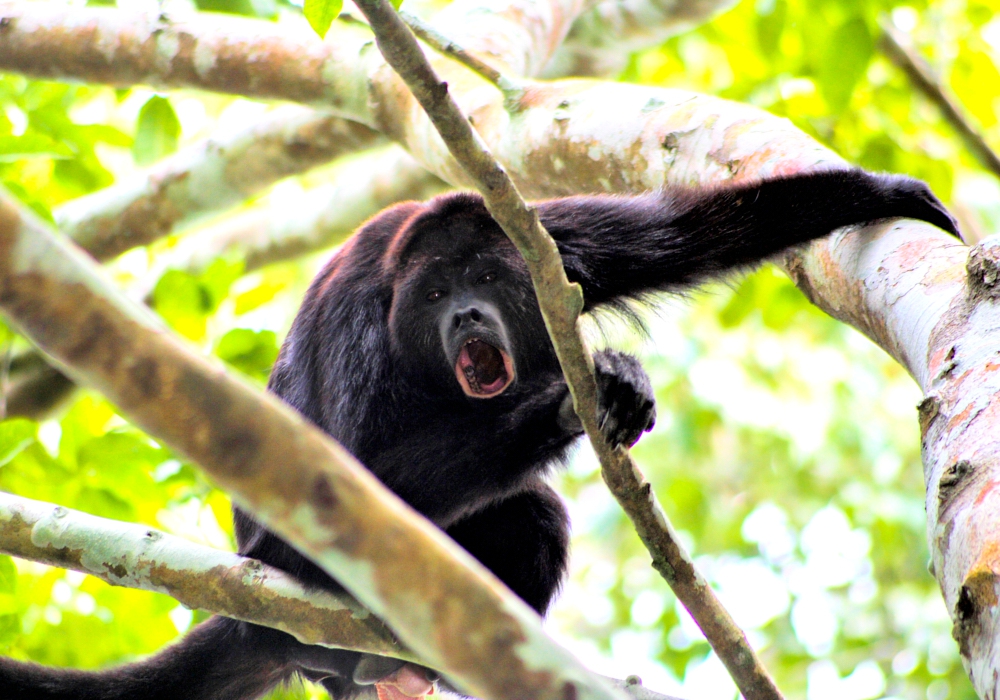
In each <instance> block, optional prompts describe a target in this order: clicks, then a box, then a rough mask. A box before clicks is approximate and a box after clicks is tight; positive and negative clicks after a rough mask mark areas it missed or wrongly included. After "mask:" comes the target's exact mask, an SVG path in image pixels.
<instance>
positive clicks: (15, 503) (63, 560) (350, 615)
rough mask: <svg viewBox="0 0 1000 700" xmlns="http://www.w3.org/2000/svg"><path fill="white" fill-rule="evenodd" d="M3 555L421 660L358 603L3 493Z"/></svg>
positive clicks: (260, 567) (159, 535)
mask: <svg viewBox="0 0 1000 700" xmlns="http://www.w3.org/2000/svg"><path fill="white" fill-rule="evenodd" d="M0 552H2V553H4V554H10V555H13V556H15V557H21V558H23V559H30V560H32V561H38V562H42V563H43V564H48V565H49V566H58V567H61V568H63V569H72V570H73V571H80V572H82V573H85V574H90V575H91V576H96V577H97V578H99V579H101V580H103V581H106V582H107V583H110V584H111V585H113V586H126V587H128V588H140V589H142V590H146V591H155V592H157V593H165V594H167V595H169V596H171V597H173V598H175V599H177V600H178V601H180V602H181V603H183V604H184V605H186V606H187V607H189V608H192V609H197V610H205V611H208V612H211V613H216V614H219V615H225V616H226V617H232V618H236V619H238V620H246V621H248V622H256V623H258V624H261V625H267V626H268V627H274V628H275V629H280V630H283V631H285V632H288V633H289V634H292V635H294V636H295V637H296V638H297V639H299V640H300V641H302V642H304V643H306V644H323V645H326V646H334V647H339V648H342V649H354V650H357V651H366V652H371V653H373V654H383V655H387V656H395V657H397V658H404V659H407V660H415V657H414V656H413V655H412V654H410V653H409V652H407V651H406V650H405V649H403V648H402V647H401V646H400V645H399V643H398V642H397V641H396V639H395V638H394V637H393V636H392V633H391V632H389V630H388V629H387V628H386V627H385V625H383V624H382V623H381V622H380V621H379V620H378V619H377V618H376V617H375V616H374V615H372V614H371V613H369V612H368V611H367V610H365V609H364V608H362V607H361V606H360V605H358V603H357V601H355V600H354V599H353V598H351V597H350V596H347V595H343V596H336V595H333V594H331V593H328V592H326V591H319V590H308V589H306V588H305V587H304V586H302V585H301V584H300V583H299V582H298V581H297V580H296V579H294V578H293V577H291V576H289V575H288V574H286V573H285V572H283V571H281V570H280V569H276V568H274V567H273V566H268V565H267V564H263V563H261V562H259V561H256V560H254V559H247V558H246V557H241V556H239V555H237V554H232V553H230V552H222V551H219V550H217V549H211V548H209V547H203V546H200V545H196V544H192V543H191V542H188V541H187V540H183V539H181V538H179V537H174V536H173V535H168V534H166V533H163V532H160V531H158V530H153V529H150V528H148V527H145V526H142V525H133V524H131V523H122V522H116V521H114V520H106V519H104V518H98V517H95V516H93V515H87V514H86V513H80V512H78V511H73V510H69V509H68V508H63V507H62V506H54V505H52V504H50V503H41V502H39V501H32V500H30V499H27V498H19V497H17V496H12V495H10V494H7V493H3V492H2V491H0Z"/></svg>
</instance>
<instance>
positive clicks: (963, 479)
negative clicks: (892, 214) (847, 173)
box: [785, 222, 1000, 698]
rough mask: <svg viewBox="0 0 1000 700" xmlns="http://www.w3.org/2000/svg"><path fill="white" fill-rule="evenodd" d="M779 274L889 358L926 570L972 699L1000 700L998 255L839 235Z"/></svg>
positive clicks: (931, 235) (917, 235) (929, 239)
mask: <svg viewBox="0 0 1000 700" xmlns="http://www.w3.org/2000/svg"><path fill="white" fill-rule="evenodd" d="M785 267H786V268H787V269H788V270H789V272H790V274H791V275H792V277H793V279H795V281H796V282H797V283H798V285H799V286H800V287H801V288H802V289H803V290H804V291H806V293H807V294H809V296H810V298H811V299H812V301H813V302H814V303H816V304H817V305H818V306H819V307H820V308H822V309H824V310H825V311H827V312H828V313H829V314H831V315H832V316H834V317H836V318H839V319H840V320H842V321H844V322H846V323H849V324H851V325H853V326H854V327H855V328H858V329H859V330H861V331H862V332H863V333H865V334H866V335H867V336H868V337H869V338H871V339H872V340H874V341H875V342H876V343H877V344H878V345H879V346H880V347H882V348H883V349H885V350H886V351H887V352H889V353H890V354H891V355H892V356H893V357H895V358H896V359H897V360H898V361H899V362H900V363H901V364H902V365H903V366H904V367H906V368H907V370H908V371H909V372H910V374H911V375H913V377H914V379H916V380H917V383H918V384H919V385H920V387H921V389H922V390H923V392H924V395H925V396H924V400H923V401H922V402H921V403H920V405H919V407H918V409H919V417H920V428H921V433H922V437H923V439H922V443H921V446H922V456H923V462H924V480H925V484H926V488H927V495H926V510H927V534H928V539H929V541H930V547H931V554H932V563H933V566H932V569H933V573H934V575H935V577H936V578H937V580H938V583H939V584H940V586H941V590H942V592H943V593H944V599H945V602H946V604H947V606H948V609H949V612H950V613H951V616H952V619H953V621H954V629H953V633H952V634H953V636H954V637H955V639H956V640H957V641H958V645H959V650H960V651H961V654H962V658H963V661H964V663H965V665H966V668H967V669H968V671H969V676H970V677H971V679H972V683H973V686H974V687H975V689H976V692H977V693H978V694H979V697H982V698H991V697H996V696H997V695H998V693H1000V681H998V674H997V664H998V661H997V660H998V659H1000V620H998V618H997V616H996V609H997V608H996V606H997V593H996V591H997V590H1000V556H998V553H1000V533H998V531H997V527H996V523H997V522H998V520H1000V493H998V492H997V489H996V485H997V484H998V483H1000V430H998V424H1000V364H998V363H997V348H998V347H1000V307H998V306H997V301H996V300H997V298H998V296H1000V295H998V291H997V290H998V285H997V282H998V278H1000V275H998V271H1000V252H998V250H997V244H996V243H995V242H993V243H991V242H990V239H987V240H986V241H984V242H983V243H981V244H979V245H977V246H976V247H975V248H971V249H970V248H966V247H965V246H963V245H961V244H960V243H957V242H956V241H955V240H954V239H952V238H950V237H948V236H946V235H944V234H943V233H941V232H940V231H938V230H936V229H934V228H932V227H930V226H928V225H926V224H917V223H912V222H907V223H905V224H895V225H892V224H881V225H879V226H877V227H872V228H870V229H868V230H867V231H866V232H865V233H863V234H859V233H855V232H841V233H840V234H838V235H837V236H836V237H835V238H834V239H832V240H831V241H829V242H823V243H820V244H817V245H814V246H813V247H812V248H811V249H810V250H809V252H808V254H806V255H798V254H796V255H790V256H788V258H787V260H786V263H785Z"/></svg>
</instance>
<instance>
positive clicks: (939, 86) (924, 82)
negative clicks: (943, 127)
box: [879, 22, 1000, 177]
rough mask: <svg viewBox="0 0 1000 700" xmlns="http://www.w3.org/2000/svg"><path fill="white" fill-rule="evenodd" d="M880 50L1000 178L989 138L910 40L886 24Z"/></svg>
mask: <svg viewBox="0 0 1000 700" xmlns="http://www.w3.org/2000/svg"><path fill="white" fill-rule="evenodd" d="M879 48H880V49H881V50H882V53H884V54H885V55H886V56H887V57H888V58H889V60H890V61H892V62H893V63H894V64H896V67H897V68H899V69H900V70H901V71H903V73H905V74H906V77H907V78H909V80H910V82H911V83H913V86H914V87H916V88H917V89H918V90H920V92H921V93H923V95H924V97H926V98H927V99H929V100H930V101H931V102H933V103H934V104H935V105H936V106H937V108H938V109H939V110H941V115H942V116H943V117H944V118H945V121H947V122H948V123H949V124H950V125H951V128H952V129H954V130H955V133H957V134H958V136H959V138H961V139H962V141H963V142H964V143H965V147H966V148H968V149H969V151H970V152H971V153H972V155H973V156H975V158H976V160H978V161H979V163H980V164H981V165H982V166H983V167H984V168H986V169H987V170H989V171H990V172H991V173H993V174H994V175H995V176H997V177H1000V156H998V155H997V153H996V151H994V150H993V149H992V148H990V145H989V144H988V143H987V142H986V137H985V136H983V134H982V132H981V131H980V130H979V129H977V128H976V127H975V126H974V125H973V123H972V120H971V119H970V118H969V117H968V116H967V115H966V114H965V110H964V109H962V105H961V104H960V103H959V101H958V100H957V99H956V98H955V96H954V95H952V94H951V91H950V90H948V88H946V87H945V85H944V84H943V83H942V82H941V81H940V80H939V79H938V78H937V77H936V76H935V75H934V73H933V71H931V68H930V66H928V65H927V62H926V61H924V59H923V58H922V57H921V56H920V55H919V54H918V53H917V52H916V51H914V50H913V49H912V48H910V47H909V46H908V45H907V42H906V39H905V38H904V37H903V36H901V35H900V33H899V32H898V31H896V29H894V28H893V27H892V25H890V24H889V23H888V22H883V23H882V36H881V37H880V39H879Z"/></svg>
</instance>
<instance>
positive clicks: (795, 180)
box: [0, 170, 958, 700]
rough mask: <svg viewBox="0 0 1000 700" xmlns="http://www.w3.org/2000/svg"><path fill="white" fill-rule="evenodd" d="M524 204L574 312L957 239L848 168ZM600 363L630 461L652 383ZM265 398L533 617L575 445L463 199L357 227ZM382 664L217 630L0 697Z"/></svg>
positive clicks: (537, 330) (104, 696) (560, 398)
mask: <svg viewBox="0 0 1000 700" xmlns="http://www.w3.org/2000/svg"><path fill="white" fill-rule="evenodd" d="M537 207H538V211H539V215H540V217H541V220H542V223H543V224H544V225H545V227H546V228H547V229H548V230H549V232H550V233H551V234H552V236H553V237H554V238H555V240H556V242H557V244H558V246H559V250H560V252H561V253H562V257H563V261H564V263H565V266H566V271H567V274H568V276H569V278H570V279H571V280H573V281H576V282H579V283H580V284H581V285H582V287H583V292H584V299H585V304H586V309H587V310H588V311H589V310H593V309H595V308H597V307H601V306H605V307H607V306H611V307H618V308H622V307H623V305H624V303H625V302H628V301H629V300H642V299H644V298H645V297H647V296H648V295H650V294H652V293H655V292H670V291H680V290H684V289H686V288H690V287H691V286H693V285H696V284H698V283H700V282H702V281H704V280H706V279H710V278H713V277H720V276H722V275H724V274H726V273H728V272H731V271H733V270H739V269H745V268H747V267H749V266H752V265H754V264H756V263H759V262H760V261H762V260H765V259H767V258H769V257H771V256H773V255H775V254H777V253H779V252H780V251H782V250H784V249H786V248H788V247H789V246H795V245H798V244H801V243H804V242H807V241H810V240H812V239H815V238H819V237H821V236H825V235H826V234H828V233H829V232H830V231H832V230H834V229H836V228H839V227H841V226H845V225H848V224H855V223H862V222H866V221H871V220H875V219H881V218H888V217H910V218H916V219H923V220H925V221H928V222H930V223H932V224H935V225H937V226H939V227H940V228H942V229H944V230H946V231H948V232H950V233H952V234H955V235H958V229H957V225H956V223H955V220H954V219H953V218H952V217H951V216H950V215H949V214H948V212H947V211H946V209H945V208H944V207H943V206H942V205H941V203H940V202H939V201H938V200H937V199H936V198H935V197H934V195H933V194H932V193H931V192H930V190H929V189H928V188H927V187H926V186H925V185H924V184H923V183H920V182H918V181H915V180H912V179H910V178H906V177H902V176H893V175H874V174H870V173H867V172H864V171H862V170H838V171H826V172H818V173H812V174H805V175H797V176H792V177H786V178H779V179H774V180H768V181H763V182H757V183H749V184H740V185H726V186H721V187H716V188H711V189H689V190H684V189H680V190H669V191H666V192H656V193H650V194H645V195H640V196H635V197H625V196H579V197H568V198H562V199H553V200H548V201H544V202H540V203H538V205H537ZM595 364H596V366H597V370H598V380H599V387H600V410H601V412H602V416H601V418H602V425H603V426H604V427H603V430H604V432H605V435H606V437H607V438H608V439H609V440H611V441H612V442H614V443H619V444H625V445H631V444H632V443H634V442H635V441H636V440H637V439H638V437H639V435H640V434H641V433H642V432H643V431H644V430H647V429H649V428H650V427H651V425H652V422H653V419H654V415H655V410H654V406H653V395H652V390H651V388H650V385H649V381H648V379H647V377H646V375H645V372H644V371H643V370H642V367H641V366H640V365H639V363H638V362H637V361H636V360H635V359H634V358H631V357H629V356H627V355H623V354H620V353H616V352H611V351H603V352H601V353H598V354H597V356H596V357H595ZM269 387H270V390H271V391H273V392H274V393H275V394H277V395H278V396H280V397H281V398H282V399H284V400H285V401H287V402H288V403H289V404H291V405H292V406H294V407H295V408H296V409H298V410H299V411H301V412H302V413H303V414H304V415H305V416H306V417H307V418H309V419H310V420H311V421H313V422H314V423H316V425H318V426H320V427H321V428H322V429H323V430H325V431H327V432H328V433H330V434H331V435H332V436H333V437H335V438H336V439H337V440H339V441H340V442H341V443H342V444H343V445H344V446H345V447H346V448H347V449H349V450H350V451H351V452H353V453H354V454H355V455H356V456H357V457H358V458H359V459H360V460H361V461H362V462H363V463H364V464H365V465H367V466H368V467H369V468H370V469H371V470H372V471H373V472H374V473H375V475H376V476H378V477H379V478H380V479H381V480H382V481H383V482H384V483H385V484H386V486H388V487H389V488H391V489H392V490H393V491H395V492H396V493H397V494H399V495H400V496H401V497H402V498H403V499H405V500H406V501H407V502H409V503H410V505H412V506H413V507H414V508H416V509H417V510H419V511H420V512H421V513H423V514H424V515H425V516H427V517H428V518H430V519H431V520H432V521H434V522H435V523H436V524H437V525H438V526H440V527H441V528H443V529H444V530H446V531H447V532H448V534H450V535H451V536H452V537H453V538H454V539H455V540H457V541H458V543H459V544H461V545H462V546H463V547H465V548H466V549H468V550H469V551H470V552H471V553H472V554H473V555H475V556H476V557H477V558H478V559H479V560H480V561H482V562H483V563H484V564H485V565H486V566H487V567H489V568H490V569H491V570H492V571H493V572H494V573H495V574H497V575H498V576H499V577H500V578H501V579H502V580H503V581H504V582H505V583H506V584H507V585H508V586H509V587H510V588H511V589H512V590H513V591H514V592H515V593H517V594H518V595H519V596H521V598H523V599H524V600H525V601H526V602H527V603H528V604H529V605H531V606H532V607H533V608H535V609H536V610H537V611H538V612H539V613H543V614H544V612H545V610H546V608H547V607H548V605H549V603H550V602H551V600H552V598H553V596H554V594H555V593H556V592H557V590H558V588H559V586H560V583H561V581H562V578H563V575H564V573H565V570H566V559H567V541H568V523H567V516H566V511H565V509H564V508H563V505H562V503H561V501H560V500H559V498H558V496H557V495H556V494H555V492H554V491H553V490H552V489H551V488H550V487H549V486H548V485H546V484H545V482H544V481H543V477H544V476H545V474H546V472H547V471H548V470H549V469H550V468H552V466H553V465H557V464H559V463H560V462H562V461H563V460H565V458H566V455H567V452H568V451H569V449H570V447H571V445H572V444H573V443H574V442H575V441H576V439H577V438H578V436H579V435H580V434H581V432H582V431H581V428H580V424H579V420H578V419H577V418H576V416H575V414H573V412H572V409H571V406H570V403H569V398H568V391H567V389H566V385H565V382H564V380H563V377H562V374H561V372H560V370H559V365H558V363H557V361H556V358H555V355H554V353H553V350H552V347H551V345H550V342H549V340H548V336H547V334H546V331H545V327H544V324H543V323H542V319H541V315H540V313H539V311H538V307H537V303H536V302H535V299H534V295H533V292H532V287H531V282H530V279H529V277H528V275H527V272H526V268H525V266H524V263H523V261H521V259H520V258H519V256H518V255H517V253H516V252H515V250H514V248H513V246H512V245H511V244H510V243H509V242H508V241H507V239H506V238H505V237H504V235H503V233H502V232H501V231H500V229H499V227H498V226H497V225H496V224H495V223H494V222H493V220H492V219H491V218H490V217H489V215H488V214H487V212H486V209H485V207H484V206H483V204H482V200H481V198H480V197H479V196H478V195H474V194H447V195H442V196H439V197H436V198H435V199H432V200H430V201H429V202H425V203H419V202H406V203H403V204H399V205H397V206H394V207H392V208H390V209H387V210H385V211H383V212H382V213H380V214H378V215H377V216H376V217H374V218H373V219H371V220H370V221H369V222H368V223H366V224H365V225H364V226H363V227H362V228H361V229H360V230H359V231H358V233H357V234H356V235H355V236H354V237H353V238H352V239H351V240H350V241H349V242H348V243H347V244H345V245H344V246H343V247H342V248H341V249H340V250H339V251H338V252H337V254H336V255H335V256H334V257H333V259H332V260H331V261H330V262H329V263H328V264H327V265H326V267H325V268H324V269H323V270H322V271H321V272H320V274H319V275H318V276H317V278H316V279H315V281H314V282H313V284H312V286H311V287H310V289H309V292H308V294H307V295H306V299H305V301H304V302H303V304H302V308H301V310H300V311H299V314H298V317H297V318H296V320H295V322H294V324H293V326H292V329H291V331H290V332H289V334H288V338H287V339H286V341H285V344H284V346H283V347H282V350H281V354H280V356H279V358H278V361H277V363H276V364H275V367H274V371H273V373H272V375H271V380H270V385H269ZM235 522H236V533H237V539H238V541H239V551H240V553H242V554H244V555H247V556H250V557H256V558H258V559H261V560H262V561H265V562H267V563H268V564H271V565H274V566H277V567H280V568H282V569H284V570H286V571H288V572H291V573H292V574H294V575H296V576H298V577H299V578H300V579H302V580H303V581H305V582H306V583H307V584H309V585H314V586H319V587H326V588H335V587H337V584H336V583H335V582H333V581H332V580H331V579H330V578H329V577H328V576H327V575H326V574H324V573H323V572H322V571H321V570H320V569H319V568H317V567H316V566H315V565H313V564H312V563H311V562H309V561H308V560H306V559H305V558H303V557H302V556H301V555H300V554H298V552H296V551H295V550H294V549H292V548H291V547H290V546H288V545H287V544H285V543H284V542H283V541H281V540H280V539H278V538H277V537H276V536H275V535H273V534H272V533H270V532H268V531H267V530H266V529H264V528H263V527H262V526H261V525H259V524H258V523H256V522H255V521H254V520H253V519H252V518H251V517H250V516H249V515H248V514H246V513H244V512H242V511H240V510H236V512H235ZM398 665H399V664H398V663H397V664H394V663H391V662H390V663H388V664H383V663H381V662H380V661H379V660H378V657H365V656H363V655H361V654H357V653H354V652H347V651H340V650H330V649H324V648H321V647H310V646H305V645H302V644H300V643H298V642H296V641H295V640H294V639H293V638H292V637H290V636H289V635H286V634H284V633H281V632H277V631H274V630H269V629H266V628H263V627H258V626H255V625H250V624H247V623H243V622H237V621H234V620H230V619H226V618H221V617H216V618H213V619H211V620H209V621H208V622H205V623H203V624H201V625H199V626H197V627H195V628H194V629H193V630H192V631H191V632H190V633H188V634H187V635H186V636H185V637H184V638H183V639H182V640H181V641H180V642H179V643H177V644H174V645H172V646H170V647H168V648H167V649H165V650H163V651H161V652H160V653H158V654H156V655H154V656H152V657H150V658H148V659H146V660H144V661H140V662H138V663H134V664H128V665H125V666H121V667H118V668H113V669H110V670H106V671H100V672H82V671H75V670H57V669H50V668H45V667H42V666H38V665H36V664H27V663H20V662H14V661H12V660H10V659H0V700H70V699H73V700H174V699H175V698H185V699H186V700H249V699H250V698H257V697H259V696H261V695H262V694H264V693H265V692H266V691H267V690H269V689H270V688H272V687H274V686H275V685H277V684H279V683H281V682H283V681H285V680H288V679H289V678H291V677H292V676H294V675H295V674H296V673H301V674H302V675H304V676H305V677H307V678H310V679H313V680H319V681H321V682H322V683H323V684H324V686H325V687H326V688H327V689H328V690H329V691H330V693H331V695H333V697H335V698H349V697H353V696H357V695H365V694H368V696H371V695H373V693H372V692H371V686H370V685H359V684H357V683H355V681H363V682H365V683H371V682H374V681H377V680H379V679H380V678H382V677H383V676H384V675H386V674H388V673H391V672H393V671H394V670H395V669H396V668H397V667H398Z"/></svg>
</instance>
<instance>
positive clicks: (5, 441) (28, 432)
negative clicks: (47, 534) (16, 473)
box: [0, 418, 37, 591]
mask: <svg viewBox="0 0 1000 700" xmlns="http://www.w3.org/2000/svg"><path fill="white" fill-rule="evenodd" d="M36 428H37V426H36V425H35V422H34V421H30V420H27V419H26V418H12V419H10V420H5V421H4V422H3V423H0V467H2V466H3V465H5V464H7V463H8V462H9V461H10V460H12V459H14V458H15V457H17V455H18V454H20V453H21V451H22V450H23V449H24V448H25V447H27V446H28V445H30V444H31V443H32V442H34V441H35V430H36ZM2 590H3V560H2V558H0V591H2Z"/></svg>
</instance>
